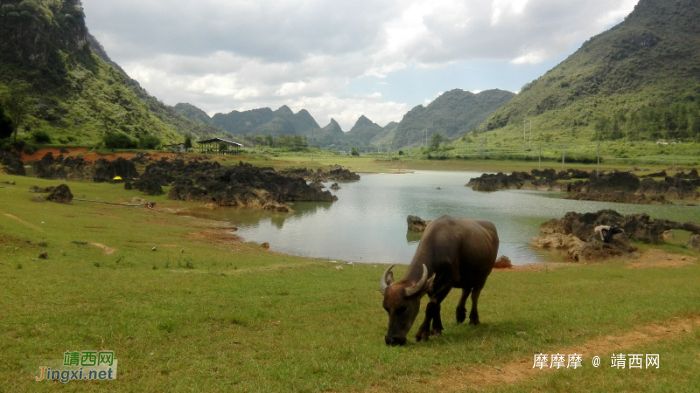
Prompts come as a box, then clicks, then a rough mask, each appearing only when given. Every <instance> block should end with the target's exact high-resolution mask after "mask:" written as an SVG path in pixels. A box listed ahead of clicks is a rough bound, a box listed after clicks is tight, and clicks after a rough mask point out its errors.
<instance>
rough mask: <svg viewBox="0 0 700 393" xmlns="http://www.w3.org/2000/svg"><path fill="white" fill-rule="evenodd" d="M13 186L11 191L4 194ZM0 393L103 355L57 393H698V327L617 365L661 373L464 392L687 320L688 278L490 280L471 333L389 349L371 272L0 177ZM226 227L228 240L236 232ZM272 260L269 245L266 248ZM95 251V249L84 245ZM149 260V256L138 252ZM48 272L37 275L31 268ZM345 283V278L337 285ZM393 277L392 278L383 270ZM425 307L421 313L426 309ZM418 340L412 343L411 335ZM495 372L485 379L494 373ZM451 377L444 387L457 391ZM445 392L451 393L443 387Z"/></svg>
mask: <svg viewBox="0 0 700 393" xmlns="http://www.w3.org/2000/svg"><path fill="white" fill-rule="evenodd" d="M9 180H13V181H16V183H17V184H16V185H14V186H10V185H6V184H4V183H2V182H5V181H9ZM0 184H2V186H3V187H6V188H0V200H2V205H1V206H0V253H1V254H2V257H0V261H1V262H2V264H0V307H2V310H3V313H2V318H1V319H0V391H3V392H5V391H7V392H14V391H53V390H55V389H56V384H61V383H60V382H47V381H43V382H36V381H34V377H35V376H37V375H38V374H39V367H40V366H42V365H44V364H42V362H43V360H45V359H62V358H63V353H64V352H66V351H81V350H100V349H104V350H112V351H114V353H115V358H116V359H118V360H119V371H118V378H117V379H116V380H114V381H99V382H94V381H71V382H69V383H67V384H66V386H63V388H65V389H68V390H70V391H95V392H96V391H105V390H109V391H138V392H161V391H167V392H180V391H207V392H217V391H220V392H238V391H240V392H319V391H337V392H348V391H358V392H360V391H386V392H397V391H398V392H403V391H405V392H423V391H426V390H429V389H430V390H436V389H437V390H438V391H464V390H467V391H470V390H478V391H505V392H515V391H531V390H532V389H535V388H538V389H539V388H540V387H541V386H548V387H549V388H550V390H552V391H554V390H562V389H563V390H567V391H575V392H587V391H611V389H614V391H638V390H640V389H638V388H635V386H636V387H642V388H643V389H641V390H647V391H664V392H667V391H682V390H683V389H685V390H687V391H697V390H700V384H699V383H698V381H697V378H695V375H696V370H697V366H698V360H697V359H698V358H697V352H698V350H699V349H700V341H699V340H700V333H698V327H697V326H695V327H694V328H693V329H689V331H688V332H687V334H683V335H681V336H679V337H677V338H673V339H670V340H663V341H653V340H651V341H649V342H648V343H645V344H643V345H642V344H635V345H633V346H631V347H629V348H627V349H625V353H658V354H660V358H661V368H660V369H658V370H656V369H654V370H646V369H644V370H617V369H612V368H611V367H610V356H611V353H610V352H606V351H605V350H601V352H600V353H595V355H597V356H600V357H601V358H602V359H603V367H600V368H597V369H596V368H593V367H592V366H591V365H590V364H591V359H590V358H587V359H586V358H584V363H583V366H584V367H583V369H577V370H568V371H566V370H562V371H559V372H552V373H544V372H543V373H541V374H535V375H534V376H532V377H528V378H525V379H524V380H522V381H519V382H518V383H516V384H508V383H505V384H504V383H496V382H493V383H491V382H488V383H480V384H475V383H473V382H470V381H472V379H471V377H470V375H471V374H470V373H472V372H478V371H479V370H484V369H488V370H490V369H492V368H493V367H499V368H500V367H503V365H504V364H512V363H519V362H529V363H530V365H531V364H532V361H533V354H534V353H540V352H543V353H556V352H557V351H559V350H561V349H562V348H573V349H576V350H577V351H579V348H580V352H583V351H585V347H586V345H588V344H587V343H590V342H591V341H595V340H599V339H600V337H601V336H606V335H613V336H614V335H623V334H626V333H629V332H634V331H637V330H639V329H642V328H643V327H644V326H647V325H648V324H651V323H661V324H665V323H672V322H671V321H672V320H673V318H686V319H687V318H697V317H698V315H700V308H699V307H698V304H700V293H699V292H698V291H697V288H698V277H700V266H699V265H698V264H691V265H687V266H683V267H677V268H648V269H629V268H628V266H627V264H626V263H625V262H612V263H607V264H603V265H593V266H579V265H572V266H569V267H563V268H559V269H556V270H546V271H541V272H502V271H496V272H494V273H493V274H492V276H491V277H490V278H489V282H488V283H487V286H486V288H485V290H484V292H483V293H482V297H481V301H480V311H481V316H482V325H480V326H478V327H472V326H465V325H457V324H456V323H455V322H454V319H453V318H454V317H453V315H454V307H455V306H456V301H457V299H456V298H457V295H456V294H454V293H453V294H452V295H451V296H449V297H448V299H447V300H446V302H445V303H444V304H443V305H444V307H443V317H444V322H445V327H446V330H445V332H444V333H445V334H444V335H443V337H441V338H435V339H432V340H431V341H429V342H428V343H421V344H413V343H412V344H410V345H408V346H406V347H404V348H389V347H386V346H385V345H384V344H383V334H384V332H385V329H386V323H387V317H386V315H385V312H384V311H383V310H382V308H381V297H380V295H379V292H378V279H379V276H380V275H381V272H382V270H383V268H384V266H381V265H378V264H372V263H368V264H355V265H353V266H348V265H342V266H339V265H338V264H334V263H332V262H330V261H324V260H312V259H308V258H300V257H293V256H287V255H281V254H276V253H273V252H270V251H268V250H266V249H264V248H261V247H260V246H259V245H257V244H252V243H241V242H239V241H237V239H236V237H235V232H232V231H233V229H232V228H231V227H229V226H226V225H222V224H221V223H218V222H213V221H207V220H203V219H193V218H190V217H185V216H180V215H175V214H172V211H174V210H176V209H180V208H183V207H186V206H188V204H187V203H179V202H178V203H173V202H169V201H167V200H165V199H164V198H163V197H156V198H151V197H148V200H154V201H156V202H157V208H156V210H149V209H147V208H143V207H140V208H134V207H126V206H118V205H109V204H102V203H97V202H80V201H75V202H74V203H73V204H72V205H62V204H56V203H51V202H44V203H36V202H31V201H30V199H31V197H32V195H33V194H31V193H28V192H27V188H28V187H29V186H31V185H39V186H48V185H57V184H60V182H57V181H48V180H40V179H32V178H23V177H11V176H7V175H0ZM69 185H70V187H71V190H72V191H73V193H74V194H75V195H76V197H77V198H81V199H89V200H97V198H99V200H100V201H109V202H128V201H130V200H131V198H132V197H135V196H140V197H143V195H140V194H139V193H138V192H137V191H126V190H124V189H123V188H122V187H121V186H120V185H110V184H93V183H69ZM233 225H235V223H233ZM270 242H274V239H270ZM95 244H97V245H95ZM153 247H155V251H152V249H153ZM44 251H46V252H47V253H48V256H49V258H48V259H40V258H38V256H39V254H40V253H41V252H44ZM339 267H342V270H341V269H338V268H339ZM396 270H397V272H396V273H397V277H398V276H400V275H401V273H402V272H403V270H404V268H403V267H401V266H399V267H397V268H396ZM424 302H425V300H424ZM416 328H417V327H414V330H413V331H414V332H415V329H416ZM494 370H497V369H494ZM459 375H464V377H463V378H462V379H459V380H457V379H456V378H457V377H456V376H459ZM445 384H447V385H445Z"/></svg>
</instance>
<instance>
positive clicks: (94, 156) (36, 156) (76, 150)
mask: <svg viewBox="0 0 700 393" xmlns="http://www.w3.org/2000/svg"><path fill="white" fill-rule="evenodd" d="M61 150H62V149H56V148H46V149H41V150H37V151H36V152H34V153H32V154H25V153H22V162H25V163H26V162H29V161H37V160H41V158H42V157H44V155H46V153H49V152H51V153H52V154H53V155H54V157H58V156H59V155H61V154H63V155H64V156H69V155H70V156H77V155H81V156H83V158H84V159H85V161H87V162H95V161H97V160H98V159H100V158H104V159H106V160H109V161H113V160H116V159H117V158H119V157H121V158H124V159H127V160H128V159H130V158H133V157H136V154H138V153H144V152H143V151H141V152H120V153H110V154H100V153H95V152H89V153H88V152H87V147H69V148H65V150H67V151H68V154H65V153H61ZM147 153H149V154H150V155H151V156H150V158H152V159H154V160H160V159H161V158H162V157H167V158H177V157H178V156H179V157H182V156H193V157H195V156H197V157H200V156H201V154H196V153H171V152H163V151H147ZM213 159H215V160H222V159H223V157H214V158H213ZM226 159H228V160H233V159H236V160H238V159H244V158H243V157H226V158H225V159H224V160H226Z"/></svg>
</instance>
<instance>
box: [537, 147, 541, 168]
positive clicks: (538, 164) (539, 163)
mask: <svg viewBox="0 0 700 393" xmlns="http://www.w3.org/2000/svg"><path fill="white" fill-rule="evenodd" d="M537 169H538V170H542V142H540V156H539V161H538V163H537Z"/></svg>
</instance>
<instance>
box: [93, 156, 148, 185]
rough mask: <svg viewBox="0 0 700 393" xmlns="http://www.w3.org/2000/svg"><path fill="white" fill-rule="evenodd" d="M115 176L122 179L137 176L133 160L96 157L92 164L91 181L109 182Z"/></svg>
mask: <svg viewBox="0 0 700 393" xmlns="http://www.w3.org/2000/svg"><path fill="white" fill-rule="evenodd" d="M116 176H119V177H121V178H122V179H124V180H129V179H134V178H138V177H139V173H138V171H136V166H135V165H134V163H133V161H129V160H127V159H124V158H122V157H119V158H117V159H116V160H113V161H109V160H106V159H104V158H98V159H97V161H95V163H94V164H93V168H92V181H94V182H95V183H102V182H110V181H112V179H114V178H115V177H116Z"/></svg>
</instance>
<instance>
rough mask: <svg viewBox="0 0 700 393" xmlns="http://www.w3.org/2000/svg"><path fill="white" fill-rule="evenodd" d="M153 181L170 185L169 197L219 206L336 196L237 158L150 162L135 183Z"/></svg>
mask: <svg viewBox="0 0 700 393" xmlns="http://www.w3.org/2000/svg"><path fill="white" fill-rule="evenodd" d="M147 181H148V182H155V183H157V184H159V185H162V186H164V185H172V188H171V189H170V191H169V192H168V198H169V199H175V200H189V201H201V202H206V203H214V204H216V205H218V206H246V207H254V208H262V209H268V210H276V211H285V210H289V207H288V206H287V205H286V203H287V202H298V201H299V202H300V201H321V202H331V201H335V200H337V197H336V196H334V195H332V194H331V193H330V192H329V191H326V190H322V189H321V188H320V187H314V186H312V185H308V184H307V183H306V181H305V180H304V179H302V178H301V177H291V176H286V175H284V174H281V173H278V172H276V171H275V170H274V169H272V168H260V167H254V166H252V165H250V164H244V163H243V162H239V164H238V165H235V166H231V167H222V166H221V165H219V164H218V163H212V162H208V161H205V162H199V161H195V162H191V163H184V162H182V160H175V161H166V160H161V161H160V162H157V163H154V164H151V165H149V166H148V167H147V168H146V171H145V173H144V174H143V175H142V176H141V179H140V180H139V181H138V182H136V183H134V186H136V187H140V185H141V183H145V182H147Z"/></svg>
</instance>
